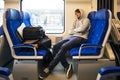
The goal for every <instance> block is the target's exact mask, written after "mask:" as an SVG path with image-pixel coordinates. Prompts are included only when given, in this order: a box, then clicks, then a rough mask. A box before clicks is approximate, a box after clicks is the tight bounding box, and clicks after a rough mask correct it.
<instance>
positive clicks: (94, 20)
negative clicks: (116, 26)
mask: <svg viewBox="0 0 120 80" xmlns="http://www.w3.org/2000/svg"><path fill="white" fill-rule="evenodd" d="M88 18H89V19H90V22H91V29H90V32H89V35H88V41H87V43H85V44H82V45H81V47H83V46H84V47H85V46H90V45H91V46H94V47H89V48H88V47H86V48H83V49H82V50H81V53H80V55H83V56H96V55H99V54H100V50H101V48H102V43H103V40H104V37H105V34H106V32H107V29H108V20H109V12H108V10H107V9H101V10H99V11H97V12H95V11H94V12H91V13H89V14H88ZM95 46H96V47H95ZM78 52H79V47H77V48H73V49H71V50H70V56H71V57H72V56H78Z"/></svg>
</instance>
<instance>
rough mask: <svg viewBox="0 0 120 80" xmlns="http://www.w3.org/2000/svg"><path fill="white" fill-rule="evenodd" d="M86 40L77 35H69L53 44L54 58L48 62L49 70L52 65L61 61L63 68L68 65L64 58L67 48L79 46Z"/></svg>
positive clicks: (51, 68) (52, 67)
mask: <svg viewBox="0 0 120 80" xmlns="http://www.w3.org/2000/svg"><path fill="white" fill-rule="evenodd" d="M86 41H87V40H86V39H84V38H81V37H79V36H71V37H69V38H67V39H64V40H62V41H60V42H58V43H57V44H55V45H54V46H53V55H54V58H53V60H52V61H51V62H50V64H49V66H48V68H49V69H50V70H53V69H54V67H55V66H56V65H57V64H58V63H59V62H61V64H62V65H63V67H64V68H66V67H68V66H69V63H68V62H67V60H66V58H65V54H66V52H67V51H68V50H70V49H72V48H74V47H79V46H80V45H81V44H82V43H85V42H86Z"/></svg>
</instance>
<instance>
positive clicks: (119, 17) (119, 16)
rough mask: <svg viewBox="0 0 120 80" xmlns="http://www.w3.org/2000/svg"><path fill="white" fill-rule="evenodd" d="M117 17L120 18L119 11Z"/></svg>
mask: <svg viewBox="0 0 120 80" xmlns="http://www.w3.org/2000/svg"><path fill="white" fill-rule="evenodd" d="M117 17H118V19H119V20H120V12H117Z"/></svg>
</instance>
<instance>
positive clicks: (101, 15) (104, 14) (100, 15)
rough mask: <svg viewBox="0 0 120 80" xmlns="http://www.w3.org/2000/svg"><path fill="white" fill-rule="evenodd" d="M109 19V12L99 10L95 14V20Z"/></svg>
mask: <svg viewBox="0 0 120 80" xmlns="http://www.w3.org/2000/svg"><path fill="white" fill-rule="evenodd" d="M108 18H109V12H108V10H107V9H100V10H98V11H97V12H96V14H95V19H97V20H98V19H99V20H107V19H108Z"/></svg>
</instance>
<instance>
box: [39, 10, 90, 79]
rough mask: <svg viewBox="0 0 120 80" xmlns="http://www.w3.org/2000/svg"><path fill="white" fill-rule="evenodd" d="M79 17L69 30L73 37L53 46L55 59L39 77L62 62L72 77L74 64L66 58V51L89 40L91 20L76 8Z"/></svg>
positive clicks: (45, 75) (47, 73)
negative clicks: (83, 16)
mask: <svg viewBox="0 0 120 80" xmlns="http://www.w3.org/2000/svg"><path fill="white" fill-rule="evenodd" d="M75 15H76V17H77V19H76V20H75V21H74V23H73V26H72V28H71V29H70V31H69V34H70V35H71V37H69V38H67V39H64V40H62V41H60V42H58V43H57V44H55V45H54V46H53V54H54V59H53V60H52V61H51V62H50V64H49V65H48V67H47V68H45V69H44V70H43V72H41V73H40V75H39V78H40V79H44V78H46V77H47V76H48V75H49V73H50V72H51V71H52V70H53V69H54V67H55V66H56V65H57V64H58V63H59V62H61V64H62V65H63V67H64V68H65V72H66V77H67V78H70V77H71V76H72V73H73V69H72V65H71V64H69V63H68V62H67V60H66V58H65V53H66V52H67V51H68V50H70V49H71V48H74V47H78V46H80V45H81V44H82V43H85V42H86V41H87V37H88V33H89V29H90V22H89V19H87V18H84V19H82V16H81V12H80V10H79V9H76V10H75Z"/></svg>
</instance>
